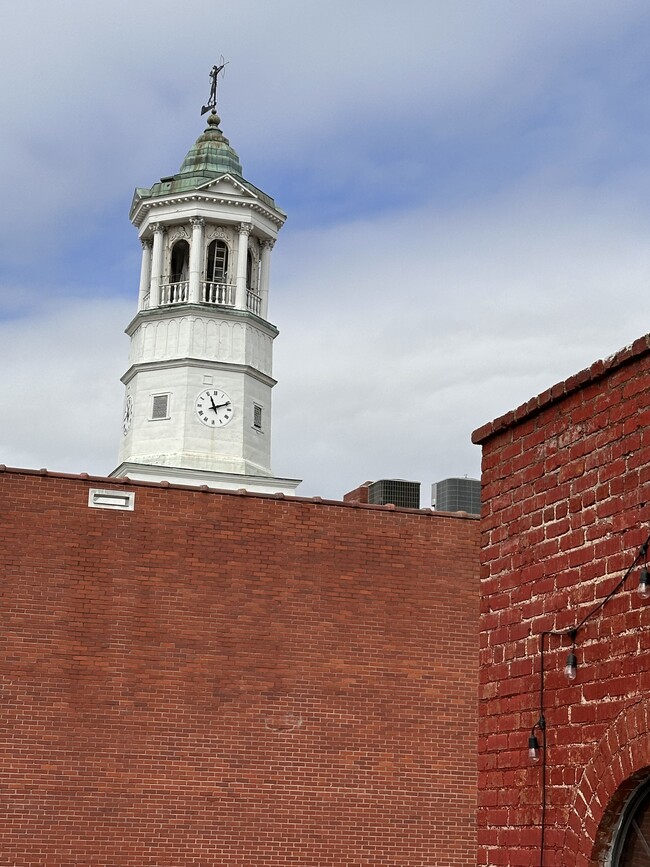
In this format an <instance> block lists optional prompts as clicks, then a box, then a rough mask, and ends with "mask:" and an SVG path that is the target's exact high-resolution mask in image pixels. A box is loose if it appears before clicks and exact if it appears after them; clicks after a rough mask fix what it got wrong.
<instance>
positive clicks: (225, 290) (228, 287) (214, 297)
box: [201, 280, 235, 307]
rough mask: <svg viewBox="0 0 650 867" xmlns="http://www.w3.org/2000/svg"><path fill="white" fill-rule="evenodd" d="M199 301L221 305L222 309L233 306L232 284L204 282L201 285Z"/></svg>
mask: <svg viewBox="0 0 650 867" xmlns="http://www.w3.org/2000/svg"><path fill="white" fill-rule="evenodd" d="M202 290H203V291H202V294H201V300H202V301H203V302H205V303H206V304H222V305H223V306H224V307H234V306H235V285H234V283H215V282H213V281H212V280H206V281H205V282H204V283H203V285H202Z"/></svg>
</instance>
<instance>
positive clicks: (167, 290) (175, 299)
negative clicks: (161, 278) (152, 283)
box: [160, 280, 190, 304]
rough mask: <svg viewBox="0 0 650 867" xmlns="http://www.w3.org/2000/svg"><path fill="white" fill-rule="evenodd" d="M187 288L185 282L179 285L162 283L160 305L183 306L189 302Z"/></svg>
mask: <svg viewBox="0 0 650 867" xmlns="http://www.w3.org/2000/svg"><path fill="white" fill-rule="evenodd" d="M189 287H190V284H189V282H188V281H187V280H183V281H181V282H180V283H163V284H162V285H161V287H160V303H161V304H184V303H185V302H187V301H188V300H189Z"/></svg>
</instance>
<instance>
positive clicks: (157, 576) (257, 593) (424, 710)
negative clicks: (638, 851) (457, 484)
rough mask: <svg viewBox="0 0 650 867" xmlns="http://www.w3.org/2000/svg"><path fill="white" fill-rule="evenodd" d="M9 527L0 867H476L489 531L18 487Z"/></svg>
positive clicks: (142, 491) (233, 501)
mask: <svg viewBox="0 0 650 867" xmlns="http://www.w3.org/2000/svg"><path fill="white" fill-rule="evenodd" d="M90 487H111V488H117V489H120V490H121V489H124V488H127V489H128V490H133V491H135V496H136V499H135V510H134V511H133V512H123V511H107V510H99V509H91V508H88V506H87V499H88V489H89V488H90ZM0 513H1V515H2V520H1V521H0V540H1V546H0V576H1V579H2V580H1V584H0V587H1V590H0V610H1V614H2V616H1V624H2V625H1V628H0V649H1V652H0V687H1V690H2V692H1V696H0V699H1V700H0V767H1V768H2V774H1V777H0V797H1V804H0V840H1V843H0V864H1V865H15V867H27V865H30V867H32V865H34V867H35V865H39V867H40V865H46V867H55V865H56V867H63V865H66V867H67V865H79V867H90V865H92V867H96V865H97V867H98V865H102V867H116V865H119V867H136V865H137V867H143V865H151V867H154V865H155V867H183V865H192V867H208V865H209V867H214V865H242V867H243V865H246V867H249V865H253V864H254V865H257V867H259V865H262V867H264V865H268V867H276V865H296V867H298V865H299V867H308V865H333V867H335V865H341V867H343V865H345V867H361V865H368V867H371V865H372V867H380V865H386V867H388V865H390V867H395V865H405V867H406V865H408V867H420V865H421V867H425V865H426V867H434V865H440V867H443V865H445V867H461V865H462V867H468V865H472V864H474V863H475V851H476V842H475V841H476V838H475V831H474V812H475V797H476V769H475V740H476V690H477V670H476V669H477V666H476V664H475V659H476V655H477V617H478V586H477V585H478V575H477V571H478V570H477V563H478V543H479V540H478V522H477V521H476V520H472V519H467V518H465V519H462V518H458V517H449V516H440V515H435V514H432V513H430V512H424V511H423V512H415V511H410V512H409V511H400V510H395V509H391V508H384V507H369V506H344V505H342V504H334V503H328V502H318V501H312V500H300V499H295V500H292V499H282V498H277V497H270V496H269V497H263V496H251V495H239V494H235V493H232V494H223V495H222V494H216V493H210V492H207V491H200V490H196V489H194V490H191V489H182V488H170V487H164V486H155V485H146V484H132V483H129V484H128V485H120V484H119V483H117V482H116V481H115V480H112V481H107V480H100V481H99V482H98V481H97V480H95V481H93V480H88V479H84V478H79V477H61V476H54V475H49V476H48V475H40V474H38V473H32V474H30V473H26V472H21V471H5V472H0Z"/></svg>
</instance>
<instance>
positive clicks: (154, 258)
mask: <svg viewBox="0 0 650 867" xmlns="http://www.w3.org/2000/svg"><path fill="white" fill-rule="evenodd" d="M151 228H152V229H153V251H152V254H151V281H150V283H149V307H158V305H159V304H160V278H161V277H162V272H163V253H164V246H163V241H164V237H165V227H164V226H162V225H161V224H160V223H154V225H153V226H152V227H151Z"/></svg>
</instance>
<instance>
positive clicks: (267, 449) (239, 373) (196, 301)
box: [111, 67, 299, 494]
mask: <svg viewBox="0 0 650 867" xmlns="http://www.w3.org/2000/svg"><path fill="white" fill-rule="evenodd" d="M215 69H216V67H215ZM217 72H218V70H217ZM213 77H214V82H213V88H214V89H213V96H214V101H213V102H212V104H210V103H209V104H208V107H207V110H209V109H210V108H211V109H212V112H211V114H210V115H209V117H208V121H207V127H206V129H205V131H204V132H203V133H202V134H201V135H200V136H199V138H198V139H197V141H196V143H195V144H194V146H193V147H192V148H191V149H190V151H189V153H188V154H187V156H186V157H185V159H184V161H183V164H182V165H181V167H180V170H179V171H178V173H177V174H175V175H170V176H168V177H164V178H161V180H160V181H158V183H155V184H154V185H153V186H152V187H151V188H150V189H137V190H136V191H135V195H134V198H133V204H132V207H131V214H130V217H131V221H132V222H133V224H134V226H136V228H137V229H138V232H139V236H140V241H141V243H142V267H141V272H140V291H139V296H138V309H137V313H136V315H135V317H134V319H133V320H132V322H131V323H130V324H129V326H128V327H127V329H126V333H127V334H128V335H129V337H130V338H131V349H130V358H129V367H128V370H127V371H126V373H125V374H124V376H123V377H122V382H123V383H124V386H125V389H126V394H125V400H124V416H123V424H122V434H123V437H122V446H121V449H120V456H119V460H120V464H119V466H118V467H117V468H116V469H115V470H114V471H113V472H112V473H111V475H112V476H116V477H121V476H128V477H129V478H133V479H151V480H155V481H169V482H175V483H180V484H197V485H203V484H207V485H208V486H210V487H215V488H226V489H228V488H230V489H240V488H245V489H247V490H251V491H259V492H267V493H287V494H291V493H293V492H294V491H295V488H296V487H297V485H298V484H299V480H296V479H281V478H275V477H274V476H273V473H272V471H271V390H272V388H273V386H274V385H275V380H274V379H273V376H272V358H273V341H274V339H275V337H276V336H277V334H278V331H277V328H276V327H275V326H274V325H272V324H271V323H270V322H269V320H268V295H269V265H270V258H271V251H272V249H273V245H274V243H275V240H276V238H277V234H278V231H279V230H280V228H281V227H282V225H283V223H284V221H285V219H286V215H285V214H284V213H283V212H282V211H281V210H280V208H278V206H277V205H276V204H275V202H274V201H273V199H272V198H271V197H270V196H268V195H266V194H265V193H263V192H262V191H261V190H259V189H258V188H257V187H255V186H254V185H253V184H251V183H250V182H249V181H247V180H245V179H244V177H243V175H242V168H241V164H240V162H239V157H238V156H237V154H236V152H235V151H234V149H233V148H232V147H231V146H230V143H229V141H228V139H227V138H226V137H225V136H224V134H223V132H222V131H221V128H220V118H219V116H218V115H217V114H216V74H214V70H213Z"/></svg>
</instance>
